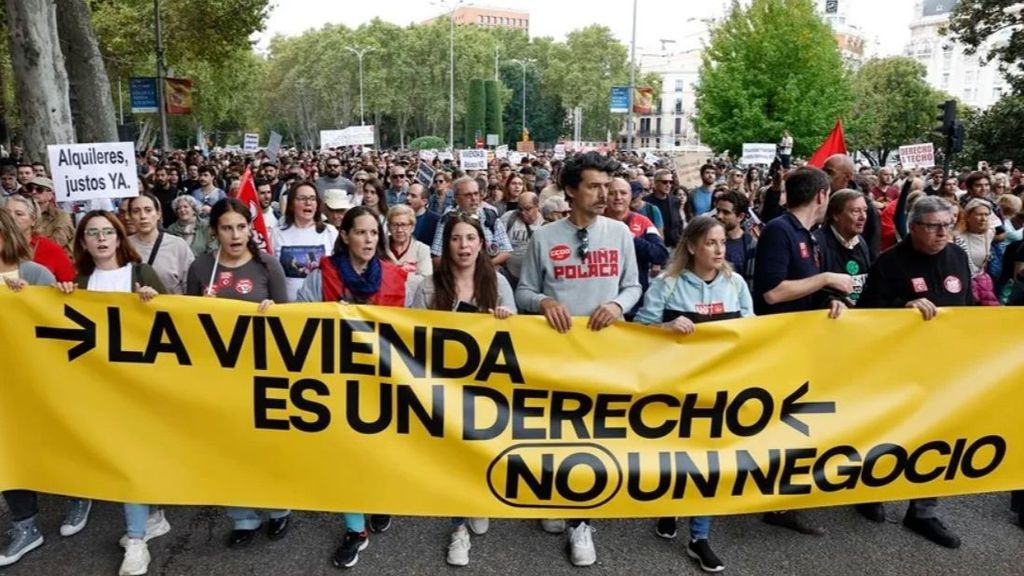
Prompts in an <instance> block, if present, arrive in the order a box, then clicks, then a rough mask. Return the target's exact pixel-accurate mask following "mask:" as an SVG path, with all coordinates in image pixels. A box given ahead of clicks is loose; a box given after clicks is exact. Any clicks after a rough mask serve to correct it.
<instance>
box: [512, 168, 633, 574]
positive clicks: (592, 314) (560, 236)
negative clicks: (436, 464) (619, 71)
mask: <svg viewBox="0 0 1024 576" xmlns="http://www.w3.org/2000/svg"><path fill="white" fill-rule="evenodd" d="M617 168H618V163H617V162H616V161H615V160H612V159H610V158H606V157H604V156H602V155H601V154H599V153H597V152H588V153H586V154H582V155H578V156H574V157H573V158H570V159H569V160H567V161H566V163H565V166H564V167H563V169H562V173H561V176H560V184H561V187H562V189H563V190H565V196H566V198H567V199H568V200H569V203H570V204H571V206H572V212H571V213H570V214H569V217H568V218H563V219H562V220H558V221H557V222H552V223H551V224H548V225H546V226H543V227H541V228H540V229H538V230H537V231H536V232H534V234H533V237H532V238H531V239H530V243H529V245H528V246H527V248H526V256H525V258H524V260H523V268H522V275H521V276H520V278H519V285H518V286H517V287H516V306H518V307H519V309H520V311H526V312H529V313H538V312H539V313H541V314H543V315H544V317H545V318H547V321H548V324H550V325H551V327H552V328H554V329H555V330H557V331H558V332H560V333H563V334H564V333H566V332H568V331H569V329H570V328H571V327H572V317H573V316H589V318H590V320H589V322H588V323H587V327H588V328H590V329H591V330H601V329H603V328H606V327H608V326H610V325H611V324H612V323H613V322H615V321H616V320H619V319H621V318H622V314H623V312H624V311H626V310H630V309H632V308H633V305H634V304H636V302H637V301H638V300H639V299H640V296H641V288H640V280H639V278H638V276H637V265H636V253H635V252H634V249H633V235H632V233H630V231H629V228H627V227H626V225H625V224H623V223H622V222H616V221H615V220H612V219H610V218H605V217H604V216H602V214H603V213H604V209H605V206H606V204H607V202H608V186H609V184H610V183H611V181H612V173H614V172H615V170H616V169H617ZM543 524H544V529H545V530H552V529H551V528H550V526H553V525H554V521H550V520H548V521H544V522H543ZM569 556H570V560H571V561H572V563H573V564H574V565H576V566H590V565H591V564H593V563H594V562H596V561H597V553H596V552H595V550H594V542H593V537H592V535H591V527H590V522H589V521H587V520H570V521H569Z"/></svg>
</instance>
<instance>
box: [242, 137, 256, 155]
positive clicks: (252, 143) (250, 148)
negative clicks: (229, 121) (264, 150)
mask: <svg viewBox="0 0 1024 576" xmlns="http://www.w3.org/2000/svg"><path fill="white" fill-rule="evenodd" d="M259 148H260V135H259V134H251V133H246V134H245V139H244V140H242V152H245V153H247V154H248V153H252V152H256V151H257V150H259Z"/></svg>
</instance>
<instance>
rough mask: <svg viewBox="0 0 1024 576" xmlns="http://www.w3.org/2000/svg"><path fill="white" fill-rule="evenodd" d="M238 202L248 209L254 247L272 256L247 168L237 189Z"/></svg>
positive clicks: (254, 187)
mask: <svg viewBox="0 0 1024 576" xmlns="http://www.w3.org/2000/svg"><path fill="white" fill-rule="evenodd" d="M238 200H239V201H240V202H241V203H242V204H245V205H246V206H247V207H248V208H249V213H250V214H252V222H250V223H249V227H250V228H252V233H253V239H254V240H256V245H257V246H259V247H260V250H262V251H264V252H266V253H267V254H273V253H274V249H273V246H271V245H270V234H269V233H268V231H267V223H266V222H264V221H263V208H262V207H260V200H259V198H258V197H257V196H256V185H255V184H254V183H253V181H252V171H251V170H250V169H249V168H246V169H245V174H242V187H241V188H239V189H238Z"/></svg>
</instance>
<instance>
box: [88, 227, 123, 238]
mask: <svg viewBox="0 0 1024 576" xmlns="http://www.w3.org/2000/svg"><path fill="white" fill-rule="evenodd" d="M85 235H86V236H88V237H89V238H105V237H108V236H116V235H117V230H115V229H113V228H86V229H85Z"/></svg>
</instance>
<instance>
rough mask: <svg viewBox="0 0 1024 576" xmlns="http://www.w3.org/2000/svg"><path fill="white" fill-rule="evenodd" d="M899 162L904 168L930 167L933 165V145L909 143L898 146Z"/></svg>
mask: <svg viewBox="0 0 1024 576" xmlns="http://www.w3.org/2000/svg"><path fill="white" fill-rule="evenodd" d="M900 164H902V165H903V167H904V168H931V167H932V166H935V145H934V144H932V143H931V142H928V143H927V144H911V145H909V146H900Z"/></svg>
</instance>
